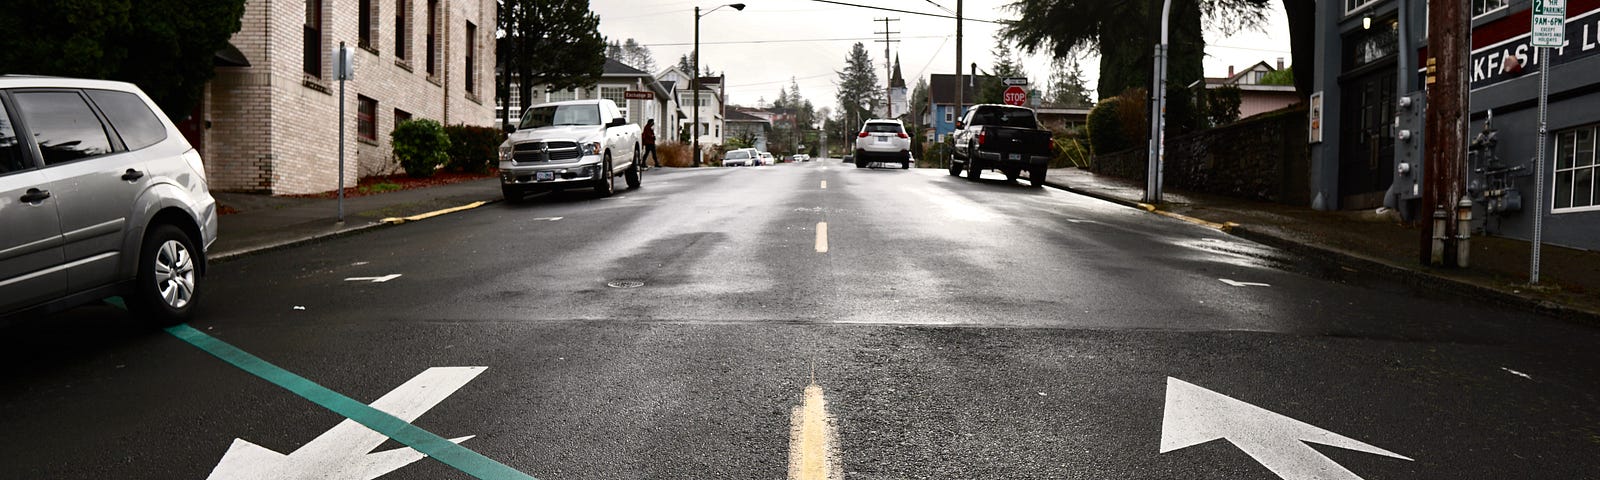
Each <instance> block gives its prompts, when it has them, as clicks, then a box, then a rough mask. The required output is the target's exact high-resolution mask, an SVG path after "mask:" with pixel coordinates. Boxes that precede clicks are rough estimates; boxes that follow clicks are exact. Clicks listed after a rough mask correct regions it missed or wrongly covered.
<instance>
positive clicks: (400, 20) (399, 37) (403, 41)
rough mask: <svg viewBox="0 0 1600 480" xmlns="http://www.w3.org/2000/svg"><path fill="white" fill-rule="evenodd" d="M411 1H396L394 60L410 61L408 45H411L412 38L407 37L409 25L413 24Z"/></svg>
mask: <svg viewBox="0 0 1600 480" xmlns="http://www.w3.org/2000/svg"><path fill="white" fill-rule="evenodd" d="M410 1H411V0H395V2H394V58H398V59H401V60H409V59H410V58H411V57H407V56H406V45H407V44H409V43H411V37H408V36H406V32H407V31H408V29H407V28H406V26H407V25H410V24H411V8H410V7H411V5H408V3H410Z"/></svg>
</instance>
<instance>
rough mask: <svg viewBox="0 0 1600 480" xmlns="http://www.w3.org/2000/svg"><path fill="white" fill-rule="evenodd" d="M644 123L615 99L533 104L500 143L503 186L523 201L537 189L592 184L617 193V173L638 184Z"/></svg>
mask: <svg viewBox="0 0 1600 480" xmlns="http://www.w3.org/2000/svg"><path fill="white" fill-rule="evenodd" d="M639 154H640V147H639V125H637V124H631V123H628V121H627V120H626V119H624V118H622V112H621V111H619V110H618V109H617V104H616V103H613V102H612V101H610V100H604V99H601V100H571V101H566V102H552V103H544V104H539V105H534V106H533V107H532V108H529V109H528V111H527V112H524V113H523V114H522V122H521V123H519V124H518V125H517V128H516V129H515V130H513V131H512V132H511V133H510V135H508V136H507V138H506V141H505V143H501V144H500V191H501V193H503V194H505V197H506V201H508V202H517V201H521V200H522V199H523V197H524V196H526V195H527V194H528V193H531V192H535V191H550V190H565V189H571V188H588V187H593V188H594V190H595V193H597V194H599V195H600V196H602V197H606V196H610V195H611V194H612V193H614V192H616V177H617V176H618V175H621V176H623V177H625V178H626V179H627V182H628V188H639V182H640V176H641V175H640V173H639V172H640V170H641V167H643V166H644V165H643V163H642V162H640V160H639Z"/></svg>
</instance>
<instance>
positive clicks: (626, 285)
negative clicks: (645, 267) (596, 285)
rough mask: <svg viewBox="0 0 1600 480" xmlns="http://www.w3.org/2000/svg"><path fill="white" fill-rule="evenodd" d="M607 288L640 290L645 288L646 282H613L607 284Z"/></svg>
mask: <svg viewBox="0 0 1600 480" xmlns="http://www.w3.org/2000/svg"><path fill="white" fill-rule="evenodd" d="M606 286H607V287H611V288H639V287H643V286H644V282H641V281H638V280H612V281H609V282H606Z"/></svg>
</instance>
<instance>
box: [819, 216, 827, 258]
mask: <svg viewBox="0 0 1600 480" xmlns="http://www.w3.org/2000/svg"><path fill="white" fill-rule="evenodd" d="M817 253H828V222H817Z"/></svg>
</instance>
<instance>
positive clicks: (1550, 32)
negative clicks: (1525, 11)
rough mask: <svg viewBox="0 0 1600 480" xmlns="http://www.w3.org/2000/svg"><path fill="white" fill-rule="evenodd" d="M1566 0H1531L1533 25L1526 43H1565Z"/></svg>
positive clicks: (1552, 45)
mask: <svg viewBox="0 0 1600 480" xmlns="http://www.w3.org/2000/svg"><path fill="white" fill-rule="evenodd" d="M1566 33H1567V0H1533V25H1532V28H1531V30H1530V35H1529V37H1530V38H1529V41H1528V43H1529V44H1531V45H1533V46H1535V47H1550V48H1561V47H1562V46H1565V45H1566Z"/></svg>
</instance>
